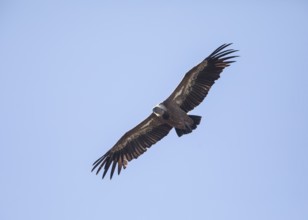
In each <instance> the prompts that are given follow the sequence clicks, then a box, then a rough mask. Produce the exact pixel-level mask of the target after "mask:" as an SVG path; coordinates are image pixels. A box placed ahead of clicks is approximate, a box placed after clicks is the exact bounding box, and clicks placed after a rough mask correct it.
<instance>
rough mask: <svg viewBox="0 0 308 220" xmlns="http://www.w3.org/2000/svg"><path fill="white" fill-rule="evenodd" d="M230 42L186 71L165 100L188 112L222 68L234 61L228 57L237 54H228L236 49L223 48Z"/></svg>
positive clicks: (210, 85)
mask: <svg viewBox="0 0 308 220" xmlns="http://www.w3.org/2000/svg"><path fill="white" fill-rule="evenodd" d="M229 45H231V44H223V45H222V46H220V47H218V48H217V49H216V50H215V51H214V52H213V53H212V54H210V55H209V56H208V57H207V58H206V59H204V60H203V61H202V62H201V63H200V64H198V65H197V66H195V67H194V68H192V69H191V70H190V71H188V72H187V73H186V75H185V76H184V78H183V79H182V81H181V83H180V84H179V85H178V86H177V88H176V89H175V90H174V92H173V93H172V94H171V95H170V96H169V97H168V99H167V100H166V101H167V102H168V101H169V102H171V103H176V104H177V105H179V106H180V107H181V108H182V109H183V110H184V111H186V112H189V111H191V110H192V109H194V108H195V107H196V106H197V105H199V104H200V103H201V102H202V101H203V100H204V98H205V97H206V95H207V94H208V92H209V90H210V88H211V87H212V85H213V84H214V83H215V81H216V80H217V79H218V78H219V77H220V73H221V72H222V71H223V69H224V68H225V67H227V66H229V65H230V64H231V63H233V62H235V61H231V60H230V59H232V58H235V57H237V56H228V55H229V54H231V53H234V52H236V51H237V50H232V49H228V50H224V49H225V48H226V47H228V46H229Z"/></svg>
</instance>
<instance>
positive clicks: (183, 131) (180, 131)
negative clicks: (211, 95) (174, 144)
mask: <svg viewBox="0 0 308 220" xmlns="http://www.w3.org/2000/svg"><path fill="white" fill-rule="evenodd" d="M188 116H189V117H190V118H191V119H192V120H193V122H194V123H193V124H192V125H191V126H186V129H179V128H175V131H176V133H177V135H178V136H179V137H181V136H182V135H183V134H189V133H191V132H192V131H193V130H194V129H196V128H197V125H199V124H200V121H201V116H198V115H188Z"/></svg>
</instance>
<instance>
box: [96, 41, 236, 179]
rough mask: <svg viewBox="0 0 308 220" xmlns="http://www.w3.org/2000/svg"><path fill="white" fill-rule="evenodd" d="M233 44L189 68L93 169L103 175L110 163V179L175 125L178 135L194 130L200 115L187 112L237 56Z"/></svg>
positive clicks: (196, 103) (197, 102)
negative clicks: (151, 111) (231, 46)
mask: <svg viewBox="0 0 308 220" xmlns="http://www.w3.org/2000/svg"><path fill="white" fill-rule="evenodd" d="M230 45H231V44H223V45H221V46H220V47H218V48H217V49H216V50H215V51H214V52H213V53H211V54H210V55H209V56H208V57H207V58H205V59H204V60H203V61H202V62H201V63H199V64H198V65H197V66H195V67H193V68H192V69H191V70H190V71H188V72H187V73H186V74H185V76H184V78H183V79H182V81H181V82H180V84H179V85H178V86H177V87H176V89H175V90H174V91H173V92H172V94H171V95H170V96H169V97H168V98H167V99H166V100H165V101H163V102H162V103H160V104H159V105H157V106H155V107H154V108H153V113H151V115H150V116H149V117H147V118H146V119H145V120H144V121H142V122H141V123H140V124H138V125H137V126H136V127H134V128H133V129H131V130H130V131H128V132H126V133H125V134H124V135H123V136H122V137H121V138H120V139H119V141H118V142H117V143H116V144H115V145H114V146H113V147H112V148H111V149H110V150H108V151H107V152H106V153H105V154H104V155H103V156H102V157H100V158H99V159H98V160H96V161H95V162H94V163H93V168H92V171H93V170H95V169H96V168H97V171H96V174H98V173H99V172H100V170H101V169H103V175H102V178H104V177H105V175H106V173H107V172H108V170H109V168H110V167H111V171H110V179H111V178H112V176H113V174H114V172H115V169H116V168H117V172H118V174H120V172H121V170H122V168H124V169H125V168H126V166H127V163H128V162H129V161H131V160H132V159H136V158H138V157H139V156H140V155H141V154H143V153H144V152H145V151H146V150H147V148H149V147H151V146H152V145H153V144H155V143H156V142H158V141H159V140H161V139H162V138H163V137H165V136H166V135H167V134H168V133H169V132H170V130H171V129H172V128H175V131H176V133H177V135H178V136H179V137H181V136H182V135H184V134H188V133H191V132H192V131H193V130H194V129H195V128H196V127H197V125H199V123H200V121H201V116H196V115H188V114H187V113H188V112H189V111H191V110H193V109H194V108H195V107H196V106H198V105H199V104H200V103H201V102H202V101H203V100H204V98H205V97H206V95H207V94H208V92H209V90H210V88H211V87H212V85H213V84H214V83H215V81H216V80H217V79H218V78H219V77H220V73H221V72H222V71H223V69H224V68H225V67H227V66H229V65H230V64H231V63H233V62H235V61H233V60H232V59H233V58H235V57H237V56H230V54H232V53H234V52H236V51H237V50H233V49H226V47H228V46H230Z"/></svg>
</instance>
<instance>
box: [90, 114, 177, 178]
mask: <svg viewBox="0 0 308 220" xmlns="http://www.w3.org/2000/svg"><path fill="white" fill-rule="evenodd" d="M171 129H172V127H171V126H169V125H168V124H164V123H162V121H161V120H160V119H159V118H158V117H157V116H156V115H155V114H153V113H152V114H151V115H150V116H149V117H148V118H147V119H145V120H144V121H143V122H141V123H140V124H139V125H137V126H136V127H135V128H133V129H131V130H130V131H128V132H127V133H125V134H124V135H123V136H122V137H121V138H120V140H119V141H118V142H117V143H116V144H115V145H114V146H113V147H112V148H111V149H110V150H109V151H108V152H107V153H106V154H104V155H103V156H102V157H100V158H99V159H98V160H96V161H95V162H94V163H93V169H92V171H93V170H95V169H96V168H97V171H96V174H98V173H99V172H100V170H101V169H102V168H104V172H103V178H104V177H105V175H106V173H107V171H108V169H109V168H110V167H111V171H110V179H111V178H112V176H113V174H114V171H115V169H116V167H118V174H120V172H121V169H122V168H124V169H125V168H126V165H127V163H128V162H129V161H131V160H132V159H136V158H138V157H139V156H140V155H141V154H143V153H144V152H145V151H146V150H147V148H149V147H151V146H152V145H153V144H155V143H156V142H158V141H159V140H161V139H162V138H163V137H165V136H166V135H167V134H168V133H169V131H170V130H171Z"/></svg>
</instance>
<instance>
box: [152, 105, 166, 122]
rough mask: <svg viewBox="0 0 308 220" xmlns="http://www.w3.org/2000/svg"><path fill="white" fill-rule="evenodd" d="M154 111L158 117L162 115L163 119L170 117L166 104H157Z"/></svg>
mask: <svg viewBox="0 0 308 220" xmlns="http://www.w3.org/2000/svg"><path fill="white" fill-rule="evenodd" d="M153 113H154V114H155V115H156V116H157V117H162V118H163V119H168V118H169V114H168V112H167V108H166V106H164V105H163V104H159V105H156V106H155V107H154V108H153Z"/></svg>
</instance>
